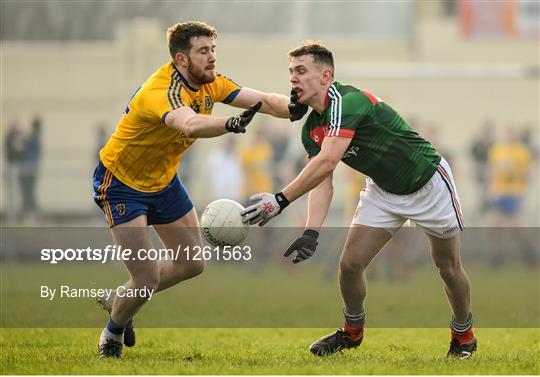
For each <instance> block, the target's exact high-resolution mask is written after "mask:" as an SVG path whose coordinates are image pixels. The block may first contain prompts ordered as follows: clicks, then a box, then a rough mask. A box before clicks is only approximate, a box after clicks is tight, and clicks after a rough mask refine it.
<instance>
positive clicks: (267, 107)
mask: <svg viewBox="0 0 540 377" xmlns="http://www.w3.org/2000/svg"><path fill="white" fill-rule="evenodd" d="M259 101H260V102H262V107H261V110H260V112H261V113H265V114H269V115H272V116H275V117H278V118H289V97H286V96H284V95H281V94H274V93H263V92H259V91H258V90H255V89H250V88H242V89H241V90H240V93H238V95H237V96H236V98H235V99H234V100H233V101H232V102H231V103H230V104H231V105H232V106H235V107H241V108H244V109H245V108H247V107H248V106H250V105H251V104H253V103H255V102H259Z"/></svg>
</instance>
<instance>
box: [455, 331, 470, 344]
mask: <svg viewBox="0 0 540 377" xmlns="http://www.w3.org/2000/svg"><path fill="white" fill-rule="evenodd" d="M473 338H474V333H473V329H472V327H471V328H470V329H469V330H467V331H465V332H457V331H454V330H452V339H457V340H458V341H459V344H465V343H470V342H472V341H473Z"/></svg>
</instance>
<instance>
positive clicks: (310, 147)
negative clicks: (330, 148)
mask: <svg viewBox="0 0 540 377" xmlns="http://www.w3.org/2000/svg"><path fill="white" fill-rule="evenodd" d="M302 144H303V145H304V149H305V150H306V153H307V155H308V157H310V158H311V157H313V156H316V155H318V154H319V152H320V151H321V148H319V147H318V146H317V144H315V142H314V141H313V140H312V139H311V137H310V135H309V129H308V127H307V126H304V127H303V128H302Z"/></svg>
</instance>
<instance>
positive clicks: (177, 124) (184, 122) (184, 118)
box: [165, 102, 262, 138]
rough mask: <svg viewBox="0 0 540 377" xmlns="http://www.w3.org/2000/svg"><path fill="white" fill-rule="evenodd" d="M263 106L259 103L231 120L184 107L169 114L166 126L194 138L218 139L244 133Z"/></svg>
mask: <svg viewBox="0 0 540 377" xmlns="http://www.w3.org/2000/svg"><path fill="white" fill-rule="evenodd" d="M261 105H262V103H261V102H257V103H255V104H254V105H251V106H249V107H248V108H247V110H245V111H243V112H242V113H241V114H239V115H237V116H234V117H230V118H222V117H214V116H211V115H203V114H197V113H196V112H195V111H193V110H192V109H191V108H189V107H187V106H182V107H180V108H178V109H175V110H173V111H171V112H170V113H169V114H167V117H166V118H165V124H166V125H167V126H168V127H170V128H174V129H176V130H178V131H181V132H183V133H184V135H186V136H187V137H193V138H199V137H200V138H209V137H216V136H220V135H223V134H226V133H228V132H234V133H244V132H246V126H247V125H248V124H249V122H251V120H252V119H253V117H254V116H255V114H256V113H257V111H259V109H260V108H261Z"/></svg>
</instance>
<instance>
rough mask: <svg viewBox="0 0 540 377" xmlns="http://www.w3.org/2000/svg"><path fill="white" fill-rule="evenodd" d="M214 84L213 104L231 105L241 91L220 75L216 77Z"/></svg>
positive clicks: (232, 82) (233, 83)
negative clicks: (215, 90) (215, 88)
mask: <svg viewBox="0 0 540 377" xmlns="http://www.w3.org/2000/svg"><path fill="white" fill-rule="evenodd" d="M216 84H217V93H216V98H215V99H214V102H223V103H231V102H232V101H233V100H234V99H235V98H236V96H237V95H238V93H240V90H241V89H242V87H241V86H240V85H238V84H237V83H235V82H234V81H232V80H231V79H230V78H228V77H225V76H222V75H218V76H217V77H216Z"/></svg>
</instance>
